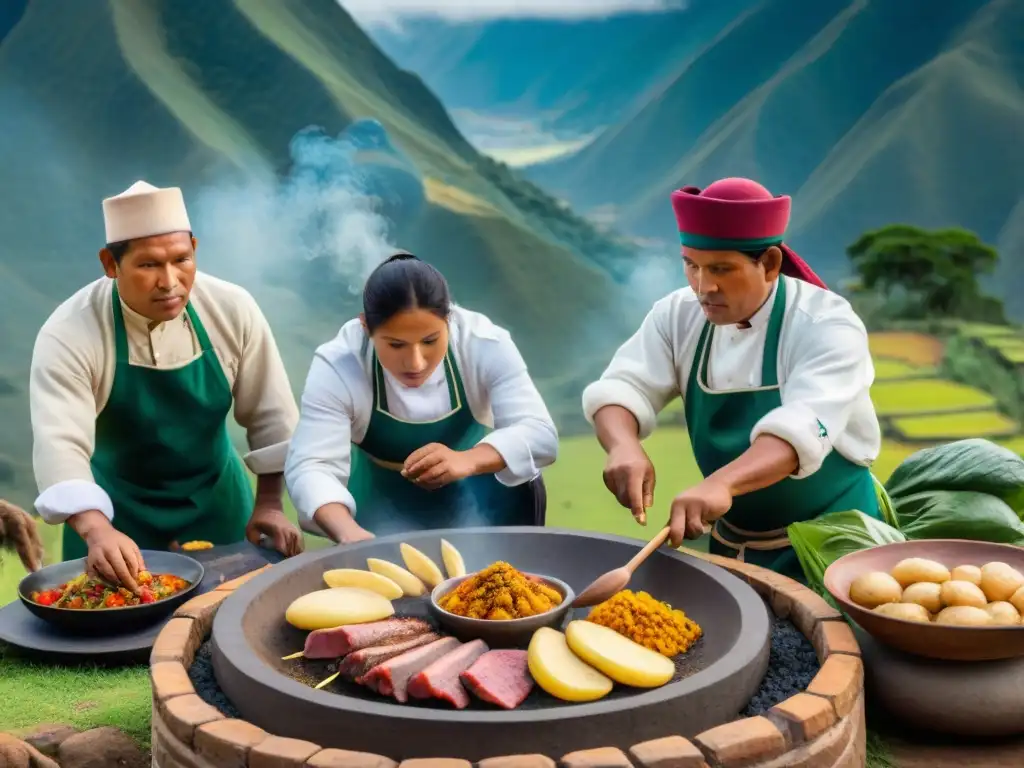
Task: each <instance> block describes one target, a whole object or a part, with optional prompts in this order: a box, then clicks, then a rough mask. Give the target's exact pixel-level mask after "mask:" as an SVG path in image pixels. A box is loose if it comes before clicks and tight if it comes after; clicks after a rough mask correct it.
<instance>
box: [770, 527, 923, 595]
mask: <svg viewBox="0 0 1024 768" xmlns="http://www.w3.org/2000/svg"><path fill="white" fill-rule="evenodd" d="M786 532H787V533H788V534H789V541H790V543H791V544H792V545H793V551H794V552H796V556H797V558H798V559H799V560H800V567H801V568H803V571H804V577H805V578H806V579H807V584H808V586H810V587H811V588H812V589H814V590H815V591H816V592H818V593H819V594H825V593H826V592H825V587H824V584H823V580H824V578H825V569H826V568H828V567H829V566H830V565H831V564H832V563H833V562H835V561H836V560H838V559H839V558H840V557H842V556H843V555H847V554H849V553H850V552H857V551H859V550H861V549H867V548H869V547H877V546H879V545H882V544H892V543H894V542H899V541H906V540H907V537H906V536H904V535H903V534H902V533H901V532H900V531H899V530H897V529H896V528H894V527H892V526H891V525H888V524H887V523H884V522H882V521H881V520H876V519H875V518H873V517H868V516H867V515H865V514H864V513H863V512H861V511H859V510H856V509H851V510H849V511H846V512H832V513H830V514H827V515H824V516H822V517H819V518H817V519H815V520H808V521H807V522H805V523H793V524H792V525H790V526H789V527H788V528H787V529H786Z"/></svg>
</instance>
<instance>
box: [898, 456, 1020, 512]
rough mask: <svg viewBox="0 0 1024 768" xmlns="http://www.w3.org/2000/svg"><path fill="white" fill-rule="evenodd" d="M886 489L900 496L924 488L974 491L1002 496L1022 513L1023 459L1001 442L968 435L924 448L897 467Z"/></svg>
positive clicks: (925, 489)
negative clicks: (967, 437) (954, 440)
mask: <svg viewBox="0 0 1024 768" xmlns="http://www.w3.org/2000/svg"><path fill="white" fill-rule="evenodd" d="M885 489H886V490H887V491H888V492H889V496H890V497H891V498H892V500H893V502H894V503H895V505H896V506H897V507H899V506H900V499H902V498H906V497H908V496H913V495H915V494H918V493H922V492H924V491H975V492H977V493H987V494H990V495H992V496H995V497H997V498H1000V499H1002V500H1003V501H1005V502H1006V503H1007V504H1009V505H1010V507H1011V508H1012V509H1013V510H1014V511H1015V512H1017V513H1018V514H1021V513H1024V459H1022V458H1021V457H1020V456H1018V455H1017V454H1016V453H1014V452H1013V451H1011V450H1010V449H1009V448H1004V447H1003V446H1001V445H996V444H995V443H993V442H991V441H989V440H984V439H982V438H971V439H969V440H957V441H956V442H953V443H946V444H944V445H937V446H935V447H933V448H925V449H923V450H920V451H918V452H917V453H914V454H911V455H910V456H908V457H907V458H906V459H904V460H903V462H902V463H901V464H900V465H899V466H898V467H896V469H895V471H894V472H893V473H892V475H891V476H890V477H889V481H888V482H887V483H886V484H885Z"/></svg>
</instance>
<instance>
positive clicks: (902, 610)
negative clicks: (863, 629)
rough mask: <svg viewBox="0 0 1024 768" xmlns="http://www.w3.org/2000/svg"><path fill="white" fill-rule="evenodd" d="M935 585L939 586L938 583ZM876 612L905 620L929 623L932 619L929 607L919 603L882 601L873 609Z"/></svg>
mask: <svg viewBox="0 0 1024 768" xmlns="http://www.w3.org/2000/svg"><path fill="white" fill-rule="evenodd" d="M935 586H938V585H937V584H936V585H935ZM873 612H874V613H880V614H882V615H883V616H888V617H889V618H890V619H903V621H917V622H920V623H922V624H927V623H928V622H930V621H931V620H932V615H931V614H930V613H928V609H927V608H925V607H924V606H923V605H918V604H917V603H882V604H881V605H879V606H878V607H876V608H874V609H873Z"/></svg>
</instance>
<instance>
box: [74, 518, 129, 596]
mask: <svg viewBox="0 0 1024 768" xmlns="http://www.w3.org/2000/svg"><path fill="white" fill-rule="evenodd" d="M80 514H83V515H85V514H89V513H88V512H82V513H80ZM96 514H97V515H99V516H100V517H102V518H103V522H102V523H96V524H94V525H90V526H89V527H88V528H87V529H86V531H85V533H82V532H81V531H79V535H80V536H81V537H82V538H83V539H84V540H85V545H86V546H87V547H88V548H89V554H88V556H87V557H86V559H85V571H86V573H87V574H89V575H90V576H92V577H99V578H100V579H103V580H104V581H106V582H108V583H110V584H120V585H121V586H123V587H124V588H125V589H129V590H131V591H132V592H134V593H135V594H139V585H138V583H137V582H136V581H135V579H137V578H138V576H139V571H143V570H145V569H146V563H145V561H143V559H142V553H141V552H140V551H139V548H138V546H137V545H136V544H135V542H134V541H132V540H131V539H130V538H128V537H127V536H125V535H124V534H123V533H121V532H120V531H119V530H117V529H116V528H114V526H113V525H111V523H110V521H109V520H107V518H106V517H104V515H103V513H102V512H96ZM76 517H77V515H76Z"/></svg>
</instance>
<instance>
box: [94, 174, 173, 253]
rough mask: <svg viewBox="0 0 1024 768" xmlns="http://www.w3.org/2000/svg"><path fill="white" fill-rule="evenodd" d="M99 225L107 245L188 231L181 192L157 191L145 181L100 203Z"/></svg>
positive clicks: (171, 188) (157, 189)
mask: <svg viewBox="0 0 1024 768" xmlns="http://www.w3.org/2000/svg"><path fill="white" fill-rule="evenodd" d="M103 223H104V224H105V225H106V229H107V242H108V243H120V242H124V241H125V240H135V239H136V238H140V237H152V236H154V235H166V234H167V233H168V232H191V231H192V225H191V224H190V223H189V220H188V211H186V210H185V199H184V197H182V194H181V190H180V189H179V188H178V187H167V188H166V189H160V188H158V187H154V186H153V185H152V184H148V183H146V182H145V181H136V182H135V183H134V184H132V185H131V186H130V187H128V189H126V190H125V191H124V192H122V193H121V194H119V195H115V196H114V197H108V198H107V199H106V200H104V201H103Z"/></svg>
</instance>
